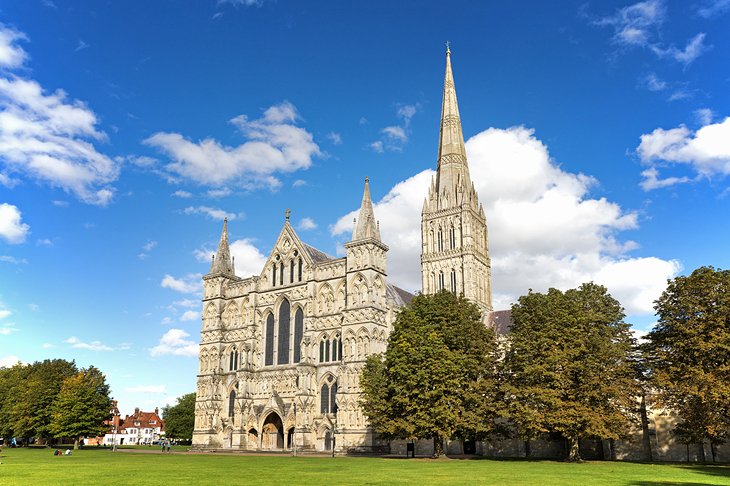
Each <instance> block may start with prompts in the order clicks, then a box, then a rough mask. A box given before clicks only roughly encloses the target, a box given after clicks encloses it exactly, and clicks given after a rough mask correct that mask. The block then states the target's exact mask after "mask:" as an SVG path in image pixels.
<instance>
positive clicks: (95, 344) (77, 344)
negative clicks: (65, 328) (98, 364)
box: [64, 336, 114, 351]
mask: <svg viewBox="0 0 730 486" xmlns="http://www.w3.org/2000/svg"><path fill="white" fill-rule="evenodd" d="M64 343H66V344H70V345H71V347H72V348H76V349H86V350H88V351H113V350H114V349H113V348H112V347H111V346H107V345H106V344H104V343H102V342H101V341H92V342H90V343H87V342H83V341H81V340H80V339H79V338H77V337H76V336H71V337H70V338H68V339H66V340H65V341H64Z"/></svg>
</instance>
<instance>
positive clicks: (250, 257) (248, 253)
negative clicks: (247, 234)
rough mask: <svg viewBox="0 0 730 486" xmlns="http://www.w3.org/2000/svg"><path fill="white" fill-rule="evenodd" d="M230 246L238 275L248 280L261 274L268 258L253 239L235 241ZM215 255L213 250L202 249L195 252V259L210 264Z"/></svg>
mask: <svg viewBox="0 0 730 486" xmlns="http://www.w3.org/2000/svg"><path fill="white" fill-rule="evenodd" d="M229 246H230V250H231V256H232V257H233V259H234V263H235V266H236V275H238V276H239V277H243V278H246V277H250V276H251V275H259V274H260V273H261V270H263V268H264V264H266V256H265V255H264V254H263V253H261V252H260V251H259V249H258V248H257V247H256V245H254V242H253V240H252V239H250V238H244V239H241V240H235V241H233V242H231V243H230V244H229ZM214 254H215V250H214V249H212V248H200V249H198V250H196V251H195V258H196V259H197V260H198V261H199V262H203V263H210V261H211V255H214Z"/></svg>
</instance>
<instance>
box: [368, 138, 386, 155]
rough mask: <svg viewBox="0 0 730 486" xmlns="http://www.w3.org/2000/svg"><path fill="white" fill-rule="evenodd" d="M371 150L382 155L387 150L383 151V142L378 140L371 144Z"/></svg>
mask: <svg viewBox="0 0 730 486" xmlns="http://www.w3.org/2000/svg"><path fill="white" fill-rule="evenodd" d="M370 148H371V149H373V151H375V152H377V153H379V154H382V153H383V152H384V151H385V150H384V149H383V142H382V141H380V140H377V141H375V142H373V143H371V144H370Z"/></svg>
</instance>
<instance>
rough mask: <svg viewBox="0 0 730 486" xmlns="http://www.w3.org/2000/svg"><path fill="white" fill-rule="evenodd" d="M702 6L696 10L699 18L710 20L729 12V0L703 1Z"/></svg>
mask: <svg viewBox="0 0 730 486" xmlns="http://www.w3.org/2000/svg"><path fill="white" fill-rule="evenodd" d="M702 3H703V6H702V7H700V8H699V9H698V10H697V13H698V14H699V15H700V17H704V18H706V19H710V18H713V17H716V16H719V15H722V14H724V13H725V12H727V11H728V10H730V0H705V1H704V2H702Z"/></svg>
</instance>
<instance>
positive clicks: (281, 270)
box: [279, 262, 284, 285]
mask: <svg viewBox="0 0 730 486" xmlns="http://www.w3.org/2000/svg"><path fill="white" fill-rule="evenodd" d="M279 282H280V283H281V285H284V262H281V265H280V266H279Z"/></svg>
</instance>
